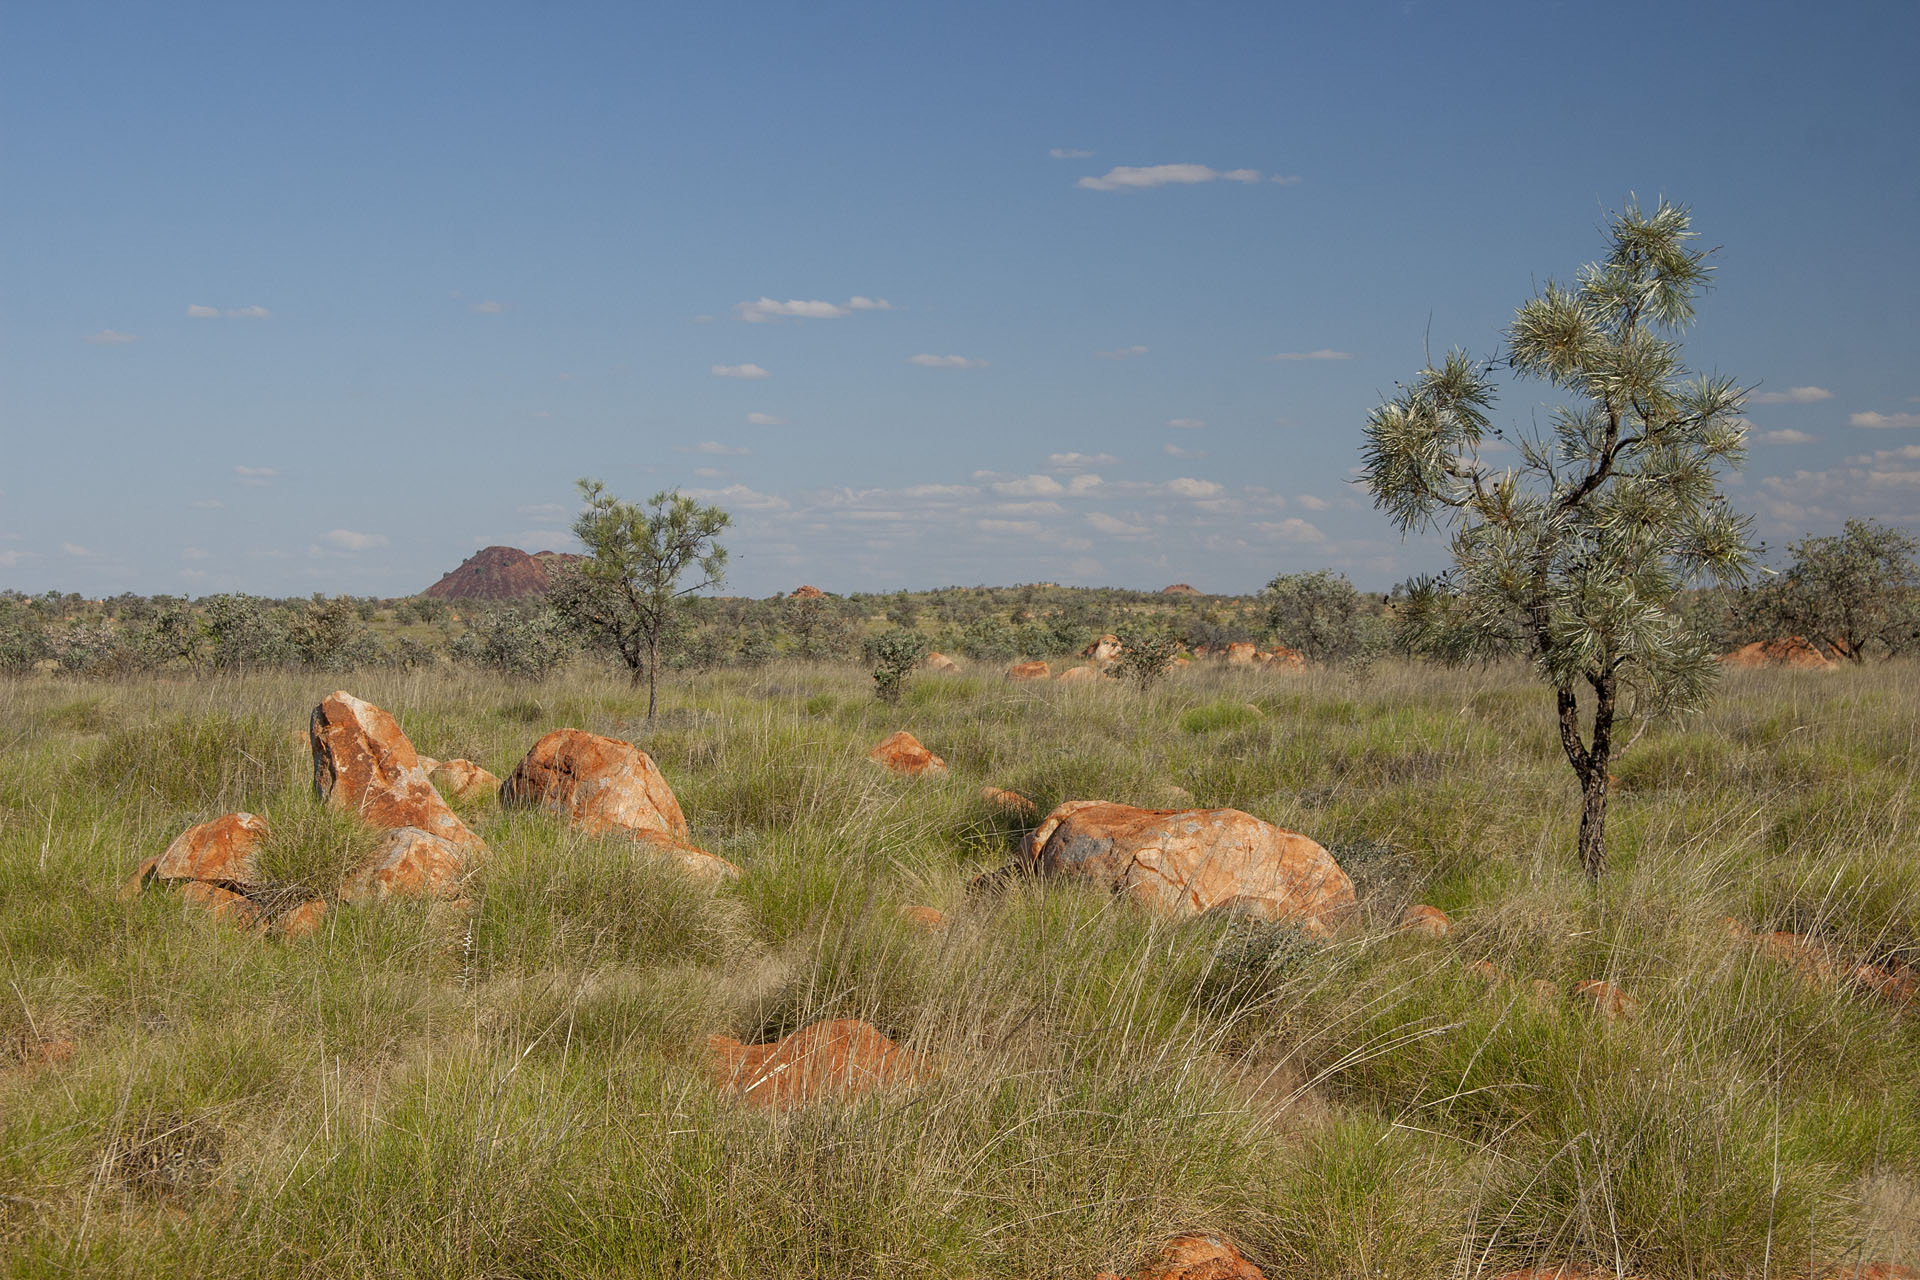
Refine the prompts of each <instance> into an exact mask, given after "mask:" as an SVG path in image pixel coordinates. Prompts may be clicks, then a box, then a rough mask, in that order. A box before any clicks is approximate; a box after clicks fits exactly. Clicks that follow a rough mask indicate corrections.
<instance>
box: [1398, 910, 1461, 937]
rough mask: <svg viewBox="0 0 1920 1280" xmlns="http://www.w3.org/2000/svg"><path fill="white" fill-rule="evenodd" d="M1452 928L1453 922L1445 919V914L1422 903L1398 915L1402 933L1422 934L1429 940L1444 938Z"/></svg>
mask: <svg viewBox="0 0 1920 1280" xmlns="http://www.w3.org/2000/svg"><path fill="white" fill-rule="evenodd" d="M1452 928H1453V921H1452V920H1450V919H1448V918H1447V913H1446V912H1444V911H1442V910H1441V909H1440V908H1438V907H1430V906H1428V905H1426V904H1425V903H1424V902H1423V903H1418V904H1416V905H1414V906H1411V907H1408V908H1407V909H1406V910H1405V911H1404V912H1402V913H1401V914H1400V931H1401V932H1402V933H1424V934H1426V935H1427V936H1428V937H1430V938H1444V937H1446V936H1447V933H1448V931H1449V930H1451V929H1452Z"/></svg>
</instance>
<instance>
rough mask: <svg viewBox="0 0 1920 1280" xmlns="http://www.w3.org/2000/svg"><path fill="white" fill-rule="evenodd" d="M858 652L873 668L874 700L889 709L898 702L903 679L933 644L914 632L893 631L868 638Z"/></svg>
mask: <svg viewBox="0 0 1920 1280" xmlns="http://www.w3.org/2000/svg"><path fill="white" fill-rule="evenodd" d="M861 648H862V651H863V653H864V654H865V657H866V659H867V661H868V662H870V663H872V664H873V690H874V696H876V697H878V698H879V699H880V701H882V702H884V703H886V704H887V705H888V706H892V705H893V704H894V703H896V702H898V701H900V691H901V689H902V688H904V687H905V685H906V682H907V677H908V676H909V675H911V674H912V673H913V669H914V668H915V667H917V666H919V665H920V663H921V662H922V661H923V660H924V659H925V658H926V656H927V654H928V653H929V652H931V651H932V649H933V644H932V642H931V641H929V640H928V639H927V638H926V637H925V636H923V635H921V634H920V633H919V632H917V631H908V630H907V629H906V628H904V627H896V628H894V629H893V630H891V631H882V632H881V633H880V634H879V635H874V636H868V637H867V639H866V642H865V644H863V645H862V646H861Z"/></svg>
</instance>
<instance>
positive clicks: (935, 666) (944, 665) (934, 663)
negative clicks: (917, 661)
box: [927, 650, 960, 671]
mask: <svg viewBox="0 0 1920 1280" xmlns="http://www.w3.org/2000/svg"><path fill="white" fill-rule="evenodd" d="M959 669H960V664H959V663H957V662H955V661H954V660H953V659H952V658H949V657H948V656H947V655H946V654H944V653H941V652H939V651H938V650H936V651H934V652H933V653H930V654H928V655H927V670H929V671H958V670H959Z"/></svg>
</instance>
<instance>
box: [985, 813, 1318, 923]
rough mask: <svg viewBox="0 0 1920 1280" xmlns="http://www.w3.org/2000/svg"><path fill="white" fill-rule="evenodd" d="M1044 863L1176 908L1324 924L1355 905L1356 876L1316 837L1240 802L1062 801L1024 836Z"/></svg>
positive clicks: (1056, 871) (1053, 870) (1045, 868)
mask: <svg viewBox="0 0 1920 1280" xmlns="http://www.w3.org/2000/svg"><path fill="white" fill-rule="evenodd" d="M1023 848H1024V849H1025V851H1026V853H1027V855H1028V856H1029V857H1030V858H1031V859H1032V860H1033V862H1034V863H1035V864H1036V869H1038V870H1040V871H1042V872H1044V873H1047V874H1052V875H1064V876H1075V877H1080V878H1083V879H1088V880H1092V881H1094V882H1096V883H1098V884H1102V885H1105V886H1106V887H1107V888H1109V889H1110V890H1112V891H1113V892H1115V893H1124V894H1125V895H1127V896H1128V897H1129V898H1132V899H1134V900H1136V901H1139V902H1141V903H1143V904H1145V905H1148V906H1151V907H1153V908H1155V909H1157V910H1161V911H1166V912H1169V913H1172V914H1194V913H1198V912H1202V911H1211V910H1214V909H1215V908H1222V907H1224V908H1228V909H1231V910H1236V911H1243V912H1246V913H1248V914H1250V915H1253V916H1256V917H1259V918H1261V919H1267V920H1287V921H1315V922H1319V923H1322V924H1324V923H1326V921H1327V920H1328V919H1330V918H1333V917H1337V916H1339V915H1342V914H1344V913H1345V912H1347V911H1348V910H1350V909H1351V908H1352V906H1353V904H1354V893H1353V882H1352V881H1351V880H1349V879H1348V878H1347V873H1346V872H1344V871H1342V870H1341V869H1340V866H1339V864H1338V863H1336V862H1335V861H1334V860H1333V855H1332V854H1330V853H1328V852H1327V851H1326V850H1325V849H1324V848H1322V847H1321V846H1320V845H1319V844H1318V843H1317V842H1315V841H1313V840H1310V839H1308V838H1307V837H1306V836H1303V835H1300V834H1298V833H1296V832H1292V831H1286V830H1282V829H1281V828H1279V827H1276V826H1273V825H1272V824H1270V823H1266V822H1262V821H1260V819H1258V818H1256V817H1254V816H1253V815H1252V814H1248V813H1242V812H1241V811H1239V810H1238V809H1136V808H1134V807H1133V806H1131V805H1124V804H1112V803H1109V802H1106V801H1101V800H1074V801H1070V802H1068V803H1066V804H1063V805H1061V806H1060V807H1059V808H1057V809H1055V810H1054V811H1053V812H1052V813H1050V814H1048V815H1047V816H1046V818H1045V819H1043V820H1042V821H1041V823H1040V826H1039V827H1038V828H1036V829H1035V830H1034V831H1033V832H1032V833H1031V834H1029V835H1028V836H1027V838H1026V841H1025V844H1024V846H1023Z"/></svg>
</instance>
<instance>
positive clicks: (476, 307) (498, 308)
mask: <svg viewBox="0 0 1920 1280" xmlns="http://www.w3.org/2000/svg"><path fill="white" fill-rule="evenodd" d="M506 309H507V304H506V303H504V302H500V301H498V300H496V299H493V298H488V299H487V300H486V301H485V302H469V303H468V304H467V310H469V311H471V312H473V313H474V314H475V315H481V316H497V315H499V314H500V313H501V312H503V311H505V310H506Z"/></svg>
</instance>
